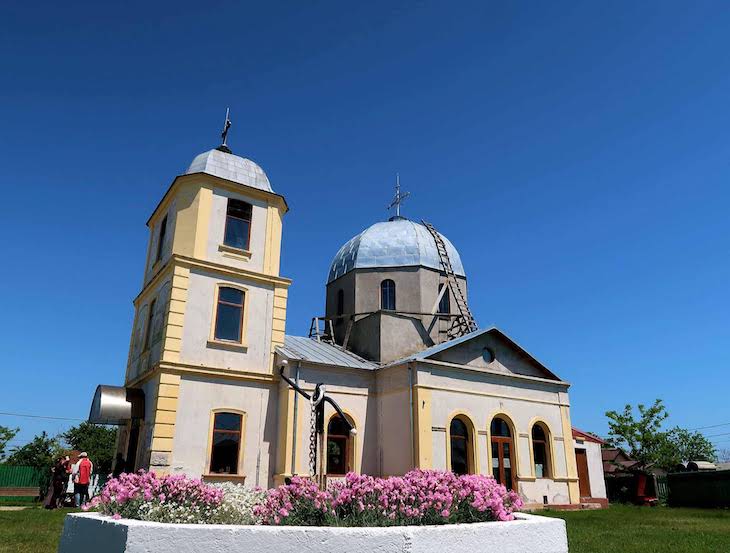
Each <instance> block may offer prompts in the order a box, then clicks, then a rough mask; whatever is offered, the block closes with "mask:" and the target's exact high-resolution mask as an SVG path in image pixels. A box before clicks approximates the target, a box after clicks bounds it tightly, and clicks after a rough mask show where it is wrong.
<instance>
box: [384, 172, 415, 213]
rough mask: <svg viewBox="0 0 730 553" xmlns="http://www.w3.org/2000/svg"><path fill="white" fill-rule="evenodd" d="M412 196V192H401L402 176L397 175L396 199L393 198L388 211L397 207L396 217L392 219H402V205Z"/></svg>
mask: <svg viewBox="0 0 730 553" xmlns="http://www.w3.org/2000/svg"><path fill="white" fill-rule="evenodd" d="M410 195H411V193H410V192H401V191H400V174H399V173H396V174H395V197H394V198H393V201H392V202H390V205H388V207H387V209H388V211H390V210H391V209H393V208H394V207H395V216H394V217H391V220H392V219H400V204H402V203H403V202H404V201H405V200H406V198H408V197H409V196H410Z"/></svg>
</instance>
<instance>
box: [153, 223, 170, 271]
mask: <svg viewBox="0 0 730 553" xmlns="http://www.w3.org/2000/svg"><path fill="white" fill-rule="evenodd" d="M166 235H167V215H165V217H164V219H162V223H160V235H159V236H158V239H157V255H156V256H155V263H157V262H158V261H159V260H160V258H161V257H162V248H163V247H164V246H165V236H166Z"/></svg>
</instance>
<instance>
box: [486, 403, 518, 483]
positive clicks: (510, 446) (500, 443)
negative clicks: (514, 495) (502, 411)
mask: <svg viewBox="0 0 730 553" xmlns="http://www.w3.org/2000/svg"><path fill="white" fill-rule="evenodd" d="M489 433H490V434H491V439H492V443H491V452H492V455H491V458H492V475H493V476H494V479H495V480H497V482H499V483H500V484H502V485H503V486H505V487H506V488H507V489H508V490H513V489H514V488H515V471H514V467H515V462H514V458H515V449H514V443H513V442H512V432H511V431H510V427H509V425H508V424H507V421H505V420H504V419H502V418H499V417H494V418H493V419H492V424H491V425H490V428H489Z"/></svg>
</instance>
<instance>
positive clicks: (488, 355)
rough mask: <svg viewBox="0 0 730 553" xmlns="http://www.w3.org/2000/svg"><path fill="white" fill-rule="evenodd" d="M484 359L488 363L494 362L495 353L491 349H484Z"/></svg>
mask: <svg viewBox="0 0 730 553" xmlns="http://www.w3.org/2000/svg"><path fill="white" fill-rule="evenodd" d="M482 359H484V361H485V362H486V363H491V362H492V361H494V352H493V351H492V350H491V349H489V348H484V349H483V350H482Z"/></svg>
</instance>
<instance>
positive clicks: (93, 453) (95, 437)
mask: <svg viewBox="0 0 730 553" xmlns="http://www.w3.org/2000/svg"><path fill="white" fill-rule="evenodd" d="M62 436H63V439H64V441H65V442H66V443H67V444H68V445H69V447H70V448H71V449H77V450H79V451H85V452H86V453H88V454H89V459H91V461H92V462H93V463H94V466H95V470H96V472H98V473H99V474H108V473H110V472H111V470H112V461H113V460H114V454H115V453H116V446H117V429H116V428H113V427H112V428H110V427H108V426H97V425H94V424H90V423H88V422H82V423H81V424H79V425H78V426H74V427H72V428H70V429H69V430H67V431H66V432H64V433H63V434H62Z"/></svg>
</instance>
